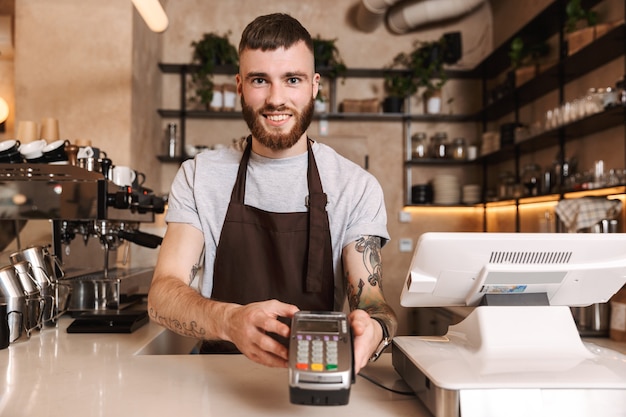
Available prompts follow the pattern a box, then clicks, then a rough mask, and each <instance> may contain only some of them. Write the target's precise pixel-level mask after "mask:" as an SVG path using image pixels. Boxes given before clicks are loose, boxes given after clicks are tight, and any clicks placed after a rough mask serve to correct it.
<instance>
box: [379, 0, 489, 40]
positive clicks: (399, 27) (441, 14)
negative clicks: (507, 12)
mask: <svg viewBox="0 0 626 417" xmlns="http://www.w3.org/2000/svg"><path fill="white" fill-rule="evenodd" d="M484 2H485V0H422V1H418V2H409V4H404V3H401V4H398V5H396V6H395V7H392V8H391V9H390V10H389V14H388V16H387V26H388V27H389V30H391V31H392V32H394V33H398V34H402V33H406V32H409V31H411V30H413V29H415V28H417V27H420V26H423V25H426V24H432V23H434V22H439V21H442V20H448V19H453V18H457V17H461V16H463V15H466V14H468V13H470V12H472V11H474V10H475V9H477V8H478V7H480V6H481V5H482V4H483V3H484Z"/></svg>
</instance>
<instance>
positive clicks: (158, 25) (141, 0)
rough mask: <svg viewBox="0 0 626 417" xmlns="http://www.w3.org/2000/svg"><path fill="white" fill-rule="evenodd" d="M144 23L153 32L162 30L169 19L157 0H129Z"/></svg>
mask: <svg viewBox="0 0 626 417" xmlns="http://www.w3.org/2000/svg"><path fill="white" fill-rule="evenodd" d="M131 1H132V3H133V5H134V6H135V8H136V9H137V11H138V12H139V14H140V15H141V17H142V18H143V20H144V21H145V22H146V25H148V27H149V28H150V30H151V31H153V32H157V33H159V32H163V31H164V30H165V29H167V26H168V24H169V21H168V20H167V15H166V14H165V10H163V6H161V3H159V0H131Z"/></svg>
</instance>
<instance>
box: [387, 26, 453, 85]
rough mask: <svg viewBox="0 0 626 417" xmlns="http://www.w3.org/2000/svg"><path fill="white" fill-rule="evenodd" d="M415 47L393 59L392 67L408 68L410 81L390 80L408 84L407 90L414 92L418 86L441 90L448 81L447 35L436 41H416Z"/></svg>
mask: <svg viewBox="0 0 626 417" xmlns="http://www.w3.org/2000/svg"><path fill="white" fill-rule="evenodd" d="M413 46H414V49H413V50H412V51H410V52H408V53H406V52H401V53H399V54H398V55H396V56H395V57H394V59H393V63H392V67H403V68H406V69H407V71H408V73H409V79H410V81H411V82H410V83H407V82H406V80H402V79H396V80H390V83H391V82H395V83H396V84H406V88H405V90H406V91H407V92H409V94H414V93H415V92H416V91H417V90H418V88H420V87H424V88H426V91H427V92H432V91H437V90H440V89H441V87H443V85H444V84H445V83H446V82H447V81H448V75H447V73H446V71H445V69H444V64H446V63H447V62H446V48H447V42H446V37H445V36H442V37H441V38H440V39H438V40H435V41H428V42H426V41H419V40H418V41H415V42H414V43H413Z"/></svg>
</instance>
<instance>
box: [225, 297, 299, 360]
mask: <svg viewBox="0 0 626 417" xmlns="http://www.w3.org/2000/svg"><path fill="white" fill-rule="evenodd" d="M297 311H298V308H297V307H296V306H293V305H290V304H285V303H281V302H279V301H276V300H270V301H263V302H259V303H252V304H248V305H245V306H240V307H238V308H237V309H236V311H235V312H234V313H233V314H232V315H231V316H230V321H231V323H229V327H230V329H231V330H230V339H231V341H232V342H233V343H235V345H237V348H238V349H239V350H240V351H241V353H243V354H244V355H246V356H247V357H248V358H250V359H251V360H253V361H255V362H257V363H260V364H263V365H266V366H272V367H286V366H287V361H288V359H289V351H288V349H287V347H286V346H284V345H283V344H281V343H279V342H278V341H277V340H275V339H274V338H272V337H271V336H270V335H268V334H267V333H275V334H277V335H279V336H282V337H284V338H287V337H289V332H290V328H289V326H288V325H286V324H284V323H281V322H280V321H279V320H278V318H279V317H288V318H291V317H293V315H294V314H295V313H296V312H297Z"/></svg>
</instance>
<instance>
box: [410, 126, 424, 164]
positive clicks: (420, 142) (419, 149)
mask: <svg viewBox="0 0 626 417" xmlns="http://www.w3.org/2000/svg"><path fill="white" fill-rule="evenodd" d="M427 157H428V137H427V136H426V133H424V132H418V133H415V134H413V136H411V158H413V159H421V158H427Z"/></svg>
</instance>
